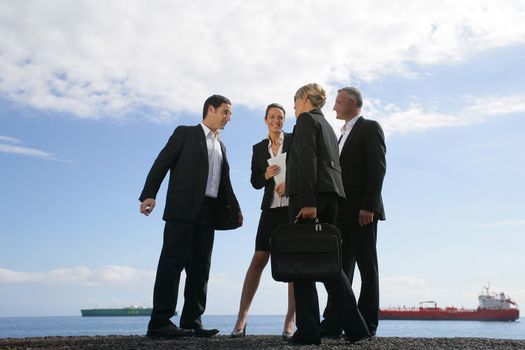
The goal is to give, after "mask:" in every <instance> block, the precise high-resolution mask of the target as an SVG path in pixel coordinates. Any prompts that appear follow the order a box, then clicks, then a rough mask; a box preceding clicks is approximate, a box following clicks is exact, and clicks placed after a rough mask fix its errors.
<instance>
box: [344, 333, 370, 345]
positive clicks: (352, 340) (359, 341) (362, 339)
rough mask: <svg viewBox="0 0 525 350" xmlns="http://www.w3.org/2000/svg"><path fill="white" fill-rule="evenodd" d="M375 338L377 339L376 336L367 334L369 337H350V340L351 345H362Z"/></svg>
mask: <svg viewBox="0 0 525 350" xmlns="http://www.w3.org/2000/svg"><path fill="white" fill-rule="evenodd" d="M373 338H375V335H374V334H367V335H365V336H362V337H359V338H350V337H348V340H350V343H352V344H362V343H364V342H367V341H369V340H372V339H373Z"/></svg>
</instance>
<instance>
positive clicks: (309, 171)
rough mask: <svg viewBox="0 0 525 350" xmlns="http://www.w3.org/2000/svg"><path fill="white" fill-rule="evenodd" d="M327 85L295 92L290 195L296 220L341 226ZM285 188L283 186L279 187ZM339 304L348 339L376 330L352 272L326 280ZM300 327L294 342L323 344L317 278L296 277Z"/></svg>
mask: <svg viewBox="0 0 525 350" xmlns="http://www.w3.org/2000/svg"><path fill="white" fill-rule="evenodd" d="M325 102H326V93H325V91H324V89H323V88H322V87H321V86H320V85H319V84H316V83H312V84H307V85H304V86H302V87H301V88H299V89H298V90H297V92H296V94H295V96H294V109H295V116H296V117H297V121H296V123H295V128H294V133H293V138H292V143H291V145H290V150H289V151H288V162H287V168H286V186H285V187H286V194H287V195H288V196H289V200H290V204H289V206H290V210H289V212H290V220H292V221H293V220H295V219H296V218H299V219H315V218H318V219H319V221H321V222H323V223H330V224H335V216H336V215H335V214H336V211H337V204H338V201H339V198H344V196H345V194H344V190H343V183H342V180H341V167H340V165H339V152H338V145H337V138H336V136H335V133H334V130H333V129H332V127H331V126H330V124H328V122H327V121H326V119H325V118H324V115H323V113H322V112H321V108H322V107H323V106H324V104H325ZM280 190H282V188H281V187H279V188H278V191H280ZM323 282H324V285H325V287H326V291H327V292H328V295H329V296H330V298H332V300H333V303H334V309H335V310H337V311H336V316H335V317H336V318H337V320H338V321H340V323H341V325H342V328H343V329H344V331H345V335H346V338H347V339H348V340H350V341H351V342H352V343H359V342H362V341H364V340H366V339H369V338H370V334H369V332H368V329H367V327H366V324H365V322H364V320H363V317H362V316H361V314H360V313H359V310H358V308H357V303H356V300H355V296H354V293H353V292H352V288H351V287H350V283H349V282H348V279H347V277H346V275H345V274H344V273H343V271H342V270H341V273H340V275H338V276H337V277H334V278H332V279H330V280H326V281H323ZM294 292H295V293H294V294H295V300H296V312H297V331H296V332H295V334H294V335H293V337H292V341H293V342H294V343H299V344H320V343H321V329H320V326H321V325H320V315H319V300H318V297H317V290H316V288H315V282H314V281H294Z"/></svg>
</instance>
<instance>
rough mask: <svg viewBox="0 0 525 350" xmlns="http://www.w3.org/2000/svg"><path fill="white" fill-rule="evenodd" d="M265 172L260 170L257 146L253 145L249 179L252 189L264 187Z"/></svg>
mask: <svg viewBox="0 0 525 350" xmlns="http://www.w3.org/2000/svg"><path fill="white" fill-rule="evenodd" d="M265 172H266V169H261V166H260V163H259V162H258V157H257V145H254V146H253V151H252V175H251V177H250V182H251V183H252V186H253V188H255V189H257V190H259V189H261V188H263V187H264V186H266V182H267V181H266V179H265V178H264V173H265Z"/></svg>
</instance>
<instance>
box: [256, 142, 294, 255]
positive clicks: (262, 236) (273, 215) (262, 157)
mask: <svg viewBox="0 0 525 350" xmlns="http://www.w3.org/2000/svg"><path fill="white" fill-rule="evenodd" d="M283 134H284V136H283V141H282V142H283V144H282V153H286V152H288V148H289V147H290V139H291V134H287V133H283ZM269 142H270V140H269V139H267V138H266V139H264V140H262V141H261V142H259V143H257V144H255V145H253V152H252V174H251V177H250V181H251V183H252V186H253V187H254V188H255V189H261V188H263V187H264V196H263V199H262V203H261V210H262V211H261V216H260V218H259V225H258V226H257V235H256V236H255V251H263V252H269V251H270V236H271V233H272V232H273V230H274V228H275V227H277V226H279V225H280V224H284V223H286V222H288V204H286V205H285V206H278V207H276V208H271V206H272V203H273V200H274V198H275V196H277V194H276V193H275V179H274V178H271V179H268V180H266V178H265V177H264V174H265V172H266V168H268V159H269V158H271V156H270V152H269V150H268V145H269ZM284 175H286V174H284ZM282 204H283V198H281V205H282Z"/></svg>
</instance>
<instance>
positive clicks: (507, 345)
mask: <svg viewBox="0 0 525 350" xmlns="http://www.w3.org/2000/svg"><path fill="white" fill-rule="evenodd" d="M297 348H301V349H362V350H376V349H377V350H405V349H406V350H416V349H417V350H456V349H458V350H459V349H461V350H467V349H468V350H509V349H512V350H514V349H515V350H518V349H523V350H525V340H508V339H486V338H393V337H377V338H374V339H372V340H370V341H368V342H366V343H364V344H359V345H352V344H350V343H349V342H347V341H344V340H334V339H323V343H322V344H321V346H297V345H292V344H288V343H286V342H284V341H283V340H282V339H281V337H279V336H274V335H272V336H247V337H246V338H239V339H231V338H229V337H228V336H224V335H223V336H216V337H212V338H206V339H205V338H179V339H175V340H164V339H149V338H146V337H143V336H95V337H43V338H4V339H0V349H2V350H3V349H6V350H7V349H9V350H15V349H16V350H18V349H45V350H47V349H49V350H51V349H53V350H55V349H60V350H70V349H71V350H73V349H75V350H78V349H89V350H91V349H92V350H95V349H97V350H99V349H102V350H105V349H116V350H120V349H143V350H150V349H151V350H163V349H166V350H167V349H169V350H173V349H213V350H219V349H253V350H255V349H257V350H259V349H297Z"/></svg>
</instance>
